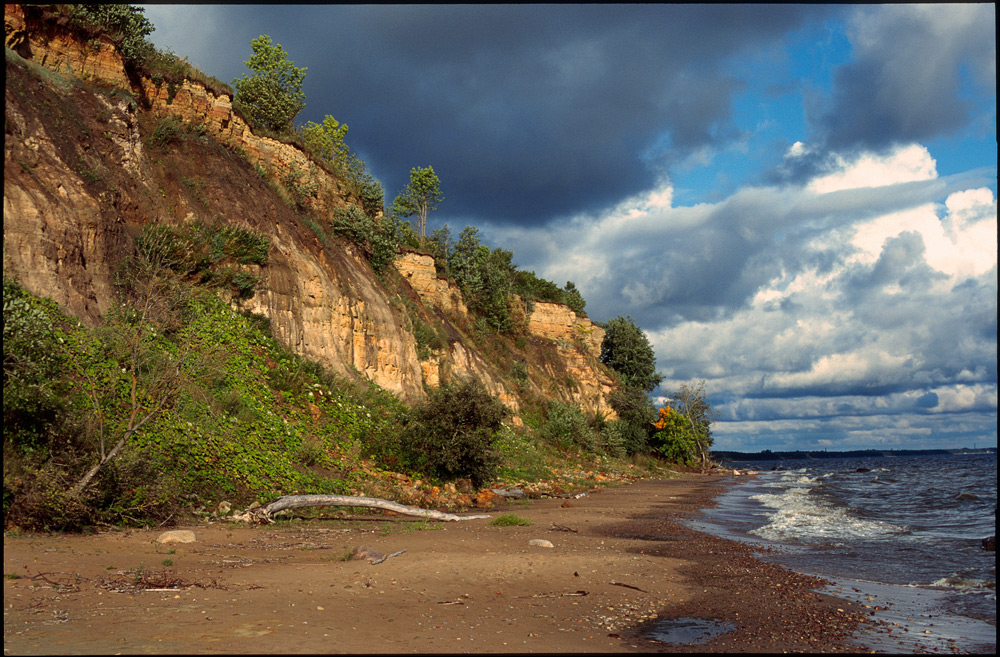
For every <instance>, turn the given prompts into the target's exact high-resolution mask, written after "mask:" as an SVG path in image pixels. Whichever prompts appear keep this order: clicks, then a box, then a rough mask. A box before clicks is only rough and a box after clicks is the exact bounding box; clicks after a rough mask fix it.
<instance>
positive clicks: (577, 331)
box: [528, 301, 604, 357]
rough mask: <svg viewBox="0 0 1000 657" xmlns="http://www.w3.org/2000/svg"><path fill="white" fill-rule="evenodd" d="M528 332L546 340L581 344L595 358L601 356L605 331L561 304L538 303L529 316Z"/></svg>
mask: <svg viewBox="0 0 1000 657" xmlns="http://www.w3.org/2000/svg"><path fill="white" fill-rule="evenodd" d="M528 332H529V333H531V334H532V335H536V336H538V337H540V338H545V339H546V340H557V341H559V342H565V343H568V344H579V345H580V346H581V347H582V348H583V350H584V351H586V352H587V353H589V354H592V355H593V356H594V357H598V356H600V355H601V342H603V341H604V329H602V328H601V327H599V326H597V325H596V324H594V323H593V322H592V321H590V319H588V318H587V317H580V316H579V315H577V314H576V313H575V312H573V310H572V309H571V308H570V307H569V306H565V305H563V304H561V303H547V302H544V301H536V302H535V303H534V309H533V310H532V311H531V314H530V315H529V316H528Z"/></svg>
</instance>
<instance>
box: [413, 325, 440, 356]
mask: <svg viewBox="0 0 1000 657" xmlns="http://www.w3.org/2000/svg"><path fill="white" fill-rule="evenodd" d="M411 321H412V322H413V339H414V340H415V341H416V343H417V357H418V358H419V359H420V360H428V359H430V357H431V356H432V355H433V352H435V351H439V350H441V349H444V348H445V347H446V346H448V340H447V339H446V338H445V337H444V336H442V335H441V333H440V332H438V331H437V330H436V329H435V328H434V327H433V326H431V325H430V324H428V323H427V322H424V321H423V320H421V319H420V318H418V317H413V318H411Z"/></svg>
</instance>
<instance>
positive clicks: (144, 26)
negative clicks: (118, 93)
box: [71, 4, 155, 65]
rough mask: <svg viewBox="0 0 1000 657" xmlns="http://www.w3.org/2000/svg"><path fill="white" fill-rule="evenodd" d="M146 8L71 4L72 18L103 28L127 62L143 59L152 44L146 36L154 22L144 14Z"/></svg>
mask: <svg viewBox="0 0 1000 657" xmlns="http://www.w3.org/2000/svg"><path fill="white" fill-rule="evenodd" d="M145 11H146V10H145V9H143V8H142V7H140V6H137V5H119V4H78V5H75V6H74V8H73V14H72V19H71V20H72V21H73V22H75V23H76V24H85V23H89V24H92V25H95V26H98V27H100V28H101V29H103V30H104V31H105V32H106V33H107V34H108V35H109V36H110V37H111V38H112V39H114V41H115V44H116V45H117V46H118V51H119V52H120V53H121V55H122V59H124V60H125V63H126V64H130V65H135V64H138V63H141V62H143V61H144V60H145V59H146V57H147V56H149V54H150V53H151V52H153V50H154V48H153V45H152V43H150V42H149V41H148V40H147V39H146V37H147V36H149V35H150V34H151V33H152V32H153V30H154V29H155V28H154V27H153V24H152V23H150V22H149V19H147V18H146V16H145Z"/></svg>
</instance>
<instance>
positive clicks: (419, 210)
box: [392, 166, 444, 242]
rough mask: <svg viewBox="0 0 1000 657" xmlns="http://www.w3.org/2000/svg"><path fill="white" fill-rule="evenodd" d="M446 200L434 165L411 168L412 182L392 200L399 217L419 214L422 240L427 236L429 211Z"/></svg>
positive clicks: (393, 209) (394, 211) (394, 210)
mask: <svg viewBox="0 0 1000 657" xmlns="http://www.w3.org/2000/svg"><path fill="white" fill-rule="evenodd" d="M443 200H444V196H442V195H441V181H440V180H438V177H437V175H436V174H435V173H434V168H433V167H429V166H428V167H414V168H413V169H411V170H410V184H408V185H407V186H406V187H405V188H403V192H402V193H401V194H400V195H399V196H397V197H396V200H395V201H393V202H392V211H393V213H394V214H395V215H397V216H399V217H412V216H413V215H416V216H417V224H418V229H419V231H420V241H421V242H423V241H424V239H426V237H427V213H428V212H429V211H430V210H436V209H437V204H438V203H440V202H441V201H443Z"/></svg>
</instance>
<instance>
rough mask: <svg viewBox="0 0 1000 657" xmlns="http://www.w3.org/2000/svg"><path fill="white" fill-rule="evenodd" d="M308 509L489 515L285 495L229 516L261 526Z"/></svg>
mask: <svg viewBox="0 0 1000 657" xmlns="http://www.w3.org/2000/svg"><path fill="white" fill-rule="evenodd" d="M309 506H357V507H365V508H369V509H384V510H385V511H395V512H396V513H401V514H403V515H407V516H417V517H420V518H427V519H429V520H444V521H452V522H453V521H456V520H475V519H477V518H489V516H485V515H479V516H459V515H455V514H454V513H443V512H441V511H434V510H433V509H420V508H417V507H415V506H406V505H405V504H400V503H398V502H392V501H390V500H383V499H380V498H378V497H358V496H355V495H285V496H284V497H279V498H278V499H276V500H275V501H273V502H271V503H270V504H266V505H264V506H259V507H257V508H255V509H247V510H246V511H245V512H243V513H241V514H235V515H233V520H242V521H243V522H247V523H250V524H251V525H262V524H264V523H273V522H274V520H273V516H274V514H276V513H278V512H279V511H285V510H287V509H301V508H303V507H309Z"/></svg>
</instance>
